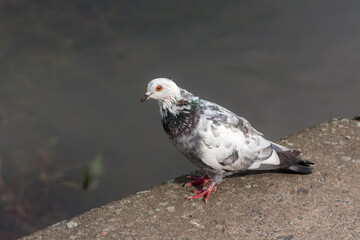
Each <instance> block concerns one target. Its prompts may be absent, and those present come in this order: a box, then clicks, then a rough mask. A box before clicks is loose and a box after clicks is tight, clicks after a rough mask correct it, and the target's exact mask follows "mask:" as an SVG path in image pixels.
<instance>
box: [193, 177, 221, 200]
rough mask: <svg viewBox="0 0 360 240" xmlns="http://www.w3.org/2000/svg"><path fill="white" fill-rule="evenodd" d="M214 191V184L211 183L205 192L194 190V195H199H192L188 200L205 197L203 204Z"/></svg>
mask: <svg viewBox="0 0 360 240" xmlns="http://www.w3.org/2000/svg"><path fill="white" fill-rule="evenodd" d="M214 191H216V187H215V183H214V182H212V183H211V184H210V185H209V187H207V188H206V189H205V190H196V191H194V192H195V193H199V194H197V195H194V196H192V197H188V199H195V198H200V197H202V196H204V195H205V202H208V201H209V197H210V193H211V192H214Z"/></svg>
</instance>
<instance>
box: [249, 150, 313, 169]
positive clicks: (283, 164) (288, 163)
mask: <svg viewBox="0 0 360 240" xmlns="http://www.w3.org/2000/svg"><path fill="white" fill-rule="evenodd" d="M276 153H277V155H278V157H279V160H280V163H279V162H278V163H277V164H261V165H260V166H259V167H258V168H257V169H256V170H275V169H289V170H291V171H294V172H297V173H303V174H310V173H312V167H311V166H310V165H313V164H314V163H312V162H310V161H307V160H303V159H301V158H299V157H298V156H299V154H300V152H299V151H296V150H292V151H291V150H287V151H276Z"/></svg>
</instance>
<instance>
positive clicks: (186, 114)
mask: <svg viewBox="0 0 360 240" xmlns="http://www.w3.org/2000/svg"><path fill="white" fill-rule="evenodd" d="M199 120H200V111H199V110H198V107H197V106H192V107H191V108H190V109H189V110H183V111H180V112H179V114H177V115H174V114H172V113H170V112H167V114H166V115H165V116H164V117H163V118H162V126H163V128H164V131H165V132H166V133H167V134H168V135H169V137H170V139H171V140H173V141H176V139H180V138H184V137H185V138H186V137H190V136H191V135H193V133H194V130H195V129H196V127H197V126H198V123H199Z"/></svg>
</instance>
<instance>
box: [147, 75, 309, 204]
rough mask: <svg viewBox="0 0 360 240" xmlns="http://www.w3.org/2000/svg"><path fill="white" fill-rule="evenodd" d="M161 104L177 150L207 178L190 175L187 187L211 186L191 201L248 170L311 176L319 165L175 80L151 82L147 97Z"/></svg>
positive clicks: (168, 132)
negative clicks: (269, 138)
mask: <svg viewBox="0 0 360 240" xmlns="http://www.w3.org/2000/svg"><path fill="white" fill-rule="evenodd" d="M149 98H152V99H155V100H157V101H158V102H159V105H160V113H161V122H162V125H163V128H164V130H165V132H166V133H167V135H168V136H169V138H170V140H171V142H172V143H173V144H174V145H175V147H176V148H177V149H178V150H179V151H180V152H181V153H182V154H183V155H185V156H186V157H187V158H188V159H189V160H190V161H191V162H193V163H194V164H195V165H196V166H198V167H199V168H201V169H203V170H204V171H205V174H204V176H202V177H200V178H197V177H189V178H190V179H191V180H193V182H189V183H187V184H186V185H185V186H192V185H201V187H202V188H203V187H205V184H206V183H207V182H211V184H210V185H209V186H208V187H207V188H206V189H203V190H199V191H195V192H196V193H197V195H194V196H192V197H189V198H190V199H194V198H199V197H203V196H205V201H206V202H207V201H208V199H209V196H210V193H211V192H212V191H215V190H216V188H215V184H216V183H218V182H221V181H222V179H223V177H224V176H228V175H231V174H233V173H235V172H239V171H245V170H273V169H288V170H291V171H294V172H297V173H305V174H310V173H311V172H312V168H311V167H310V165H311V164H313V163H312V162H310V161H306V160H302V159H300V158H299V157H298V155H299V153H300V152H299V151H296V150H290V149H288V148H286V147H283V146H281V145H279V144H276V143H273V142H271V141H269V140H266V139H265V138H264V136H263V134H261V133H260V132H258V131H256V130H255V129H254V128H253V127H252V126H251V125H250V123H249V122H248V121H247V120H246V119H245V118H242V117H239V116H237V115H236V114H234V113H232V112H231V111H229V110H227V109H225V108H223V107H221V106H219V105H217V104H215V103H212V102H209V101H206V100H203V99H200V98H199V97H197V96H195V95H193V94H192V93H190V92H188V91H186V90H185V89H182V88H180V87H178V86H177V85H176V84H175V83H174V82H173V81H172V80H170V79H167V78H156V79H154V80H152V81H150V82H149V84H148V86H147V92H146V93H145V96H144V97H143V98H142V99H141V102H145V101H146V100H148V99H149Z"/></svg>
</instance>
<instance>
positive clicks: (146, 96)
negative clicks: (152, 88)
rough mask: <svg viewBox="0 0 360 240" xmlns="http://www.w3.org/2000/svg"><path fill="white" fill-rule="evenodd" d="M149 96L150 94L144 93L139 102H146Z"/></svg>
mask: <svg viewBox="0 0 360 240" xmlns="http://www.w3.org/2000/svg"><path fill="white" fill-rule="evenodd" d="M151 94H152V93H151V92H146V93H145V95H144V96H143V97H142V98H141V100H140V102H145V101H146V100H148V99H149V97H150V96H151Z"/></svg>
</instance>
